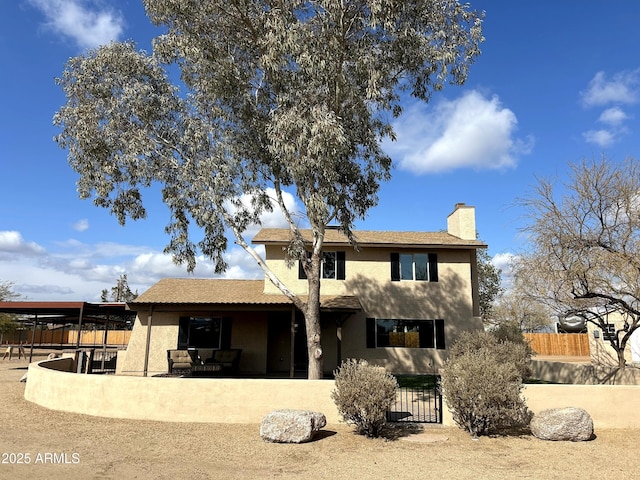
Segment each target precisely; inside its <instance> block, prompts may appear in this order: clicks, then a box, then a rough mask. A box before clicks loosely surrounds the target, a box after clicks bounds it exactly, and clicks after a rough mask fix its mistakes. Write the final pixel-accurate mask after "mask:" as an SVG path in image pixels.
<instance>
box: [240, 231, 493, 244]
mask: <svg viewBox="0 0 640 480" xmlns="http://www.w3.org/2000/svg"><path fill="white" fill-rule="evenodd" d="M301 232H302V236H303V238H304V239H305V241H309V242H311V238H312V237H311V230H301ZM354 236H355V238H356V241H357V242H358V245H359V246H361V247H399V248H416V247H422V248H424V247H449V248H462V247H465V248H485V247H486V246H487V245H486V244H485V243H484V242H481V241H479V240H463V239H461V238H458V237H456V236H454V235H451V234H449V233H447V232H391V231H375V230H357V231H354ZM290 239H291V232H290V230H288V229H286V228H263V229H262V230H260V231H259V232H258V233H257V234H256V236H255V237H253V240H252V243H261V244H265V245H269V244H271V245H286V244H288V243H289V241H290ZM324 245H326V246H337V245H349V241H348V239H347V237H346V235H344V234H343V233H342V232H340V231H339V230H337V229H335V228H328V229H327V230H326V231H325V236H324Z"/></svg>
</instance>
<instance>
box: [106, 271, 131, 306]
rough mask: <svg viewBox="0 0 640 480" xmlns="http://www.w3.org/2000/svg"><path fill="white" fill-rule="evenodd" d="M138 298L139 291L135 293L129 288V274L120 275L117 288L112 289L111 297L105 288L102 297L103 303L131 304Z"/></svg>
mask: <svg viewBox="0 0 640 480" xmlns="http://www.w3.org/2000/svg"><path fill="white" fill-rule="evenodd" d="M137 297H138V291H137V290H136V291H135V293H134V292H132V291H131V288H129V282H128V281H127V274H126V273H125V274H123V275H120V278H118V280H117V282H116V284H115V286H113V287H111V296H109V291H108V290H107V289H106V288H105V289H103V290H102V293H101V295H100V301H101V302H109V301H112V302H131V301H133V300H135V299H136V298H137Z"/></svg>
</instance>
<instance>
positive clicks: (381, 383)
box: [331, 359, 398, 437]
mask: <svg viewBox="0 0 640 480" xmlns="http://www.w3.org/2000/svg"><path fill="white" fill-rule="evenodd" d="M334 375H335V379H336V388H335V390H334V391H333V392H332V393H331V398H332V400H333V401H334V402H335V404H336V406H337V407H338V411H339V412H340V415H342V417H343V418H344V420H345V421H346V422H347V423H349V424H353V425H355V427H356V431H357V432H358V433H359V434H361V435H366V436H367V437H378V436H380V433H381V432H382V429H383V427H384V425H385V423H386V421H387V410H389V408H391V406H392V405H393V403H394V402H395V400H396V392H397V389H398V382H397V381H396V379H395V377H394V376H393V375H391V374H389V373H387V372H386V371H385V370H384V368H382V367H377V366H374V365H369V364H368V363H367V362H365V361H363V360H353V359H350V360H345V361H344V362H342V365H340V368H338V369H337V370H336V371H335V372H334Z"/></svg>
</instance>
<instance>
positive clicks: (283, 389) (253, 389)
mask: <svg viewBox="0 0 640 480" xmlns="http://www.w3.org/2000/svg"><path fill="white" fill-rule="evenodd" d="M60 362H66V364H68V360H66V359H56V360H48V361H44V362H40V363H39V364H38V363H32V364H30V365H29V371H28V374H27V376H28V381H27V385H26V388H25V398H26V399H27V400H28V401H30V402H34V403H36V404H38V405H40V406H42V407H45V408H49V409H52V410H60V411H65V412H73V413H80V414H86V415H95V416H101V417H111V418H129V419H139V420H158V421H172V422H208V423H256V424H257V423H259V422H260V421H261V420H262V418H263V417H264V415H266V414H267V413H269V412H270V411H272V410H276V409H280V408H293V409H305V410H314V411H319V412H322V413H323V414H324V415H325V416H326V417H327V422H328V423H330V424H331V423H338V422H339V421H340V417H339V414H338V412H337V409H336V407H335V404H334V403H333V401H332V400H331V391H332V390H333V389H334V388H335V383H334V382H333V381H331V380H261V379H249V380H244V379H222V378H217V379H206V378H205V379H194V378H189V379H184V378H143V377H126V376H116V375H83V374H75V373H67V372H63V371H56V370H52V369H50V368H45V366H44V365H47V364H48V365H50V366H57V367H56V368H62V367H63V366H62V365H61V363H60ZM66 364H65V365H66ZM639 395H640V386H614V385H527V386H526V387H525V389H524V396H525V398H526V401H527V405H528V406H529V408H530V409H531V410H532V411H533V412H534V413H538V412H540V411H542V410H545V409H548V408H558V407H568V406H571V407H581V408H584V409H585V410H586V411H587V412H589V414H590V415H591V417H592V418H593V421H594V425H595V428H596V429H598V428H640V415H637V399H638V396H639ZM445 405H446V401H445ZM443 424H444V425H448V426H453V425H454V423H453V419H452V416H451V413H450V412H448V411H445V414H444V419H443ZM596 433H597V430H596Z"/></svg>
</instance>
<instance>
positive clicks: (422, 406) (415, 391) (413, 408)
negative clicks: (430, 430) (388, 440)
mask: <svg viewBox="0 0 640 480" xmlns="http://www.w3.org/2000/svg"><path fill="white" fill-rule="evenodd" d="M387 420H388V421H389V422H415V423H442V394H441V393H440V391H439V390H438V388H437V387H435V386H433V387H427V386H424V387H400V388H398V393H397V394H396V403H395V405H392V406H391V408H390V409H389V411H388V412H387Z"/></svg>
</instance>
